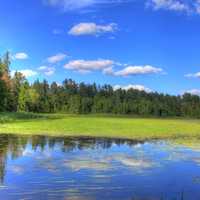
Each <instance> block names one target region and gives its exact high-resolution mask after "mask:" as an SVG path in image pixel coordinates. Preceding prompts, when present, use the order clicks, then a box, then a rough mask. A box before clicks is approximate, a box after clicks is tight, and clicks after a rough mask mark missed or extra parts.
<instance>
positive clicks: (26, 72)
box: [11, 69, 38, 78]
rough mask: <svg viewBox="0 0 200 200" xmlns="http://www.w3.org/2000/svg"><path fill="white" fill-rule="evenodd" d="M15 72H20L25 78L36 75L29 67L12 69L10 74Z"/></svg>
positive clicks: (12, 74)
mask: <svg viewBox="0 0 200 200" xmlns="http://www.w3.org/2000/svg"><path fill="white" fill-rule="evenodd" d="M15 72H20V73H22V74H23V75H24V76H25V77H26V78H29V77H32V76H36V75H37V74H38V73H37V72H36V71H33V70H31V69H23V70H12V71H11V76H14V74H15Z"/></svg>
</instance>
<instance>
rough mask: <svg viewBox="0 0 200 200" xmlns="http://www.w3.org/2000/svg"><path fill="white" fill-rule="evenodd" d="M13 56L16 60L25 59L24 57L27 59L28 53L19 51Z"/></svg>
mask: <svg viewBox="0 0 200 200" xmlns="http://www.w3.org/2000/svg"><path fill="white" fill-rule="evenodd" d="M13 58H14V59H16V60H26V59H28V54H26V53H24V52H19V53H16V54H15V55H14V56H13Z"/></svg>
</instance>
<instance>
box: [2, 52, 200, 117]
mask: <svg viewBox="0 0 200 200" xmlns="http://www.w3.org/2000/svg"><path fill="white" fill-rule="evenodd" d="M10 65H11V59H10V55H9V53H8V52H7V53H6V54H5V55H3V56H2V57H1V58H0V111H1V112H36V113H59V112H60V113H61V112H62V113H73V114H89V113H94V114H95V113H109V114H123V115H136V116H152V117H168V116H169V117H170V116H174V117H193V118H199V117H200V97H199V96H197V95H192V94H188V93H185V94H183V95H177V96H174V95H168V94H161V93H157V92H145V91H139V90H134V89H129V90H123V89H117V90H114V88H113V87H112V86H111V85H108V84H105V85H102V86H100V85H97V84H95V83H93V84H85V83H83V82H82V83H77V82H75V81H74V80H71V79H70V78H66V79H65V80H64V81H63V83H62V85H60V84H57V83H56V82H52V83H48V82H47V80H43V81H39V80H36V81H35V82H33V83H31V84H30V83H29V82H28V80H27V79H26V78H25V77H24V76H23V74H22V73H20V72H15V74H14V75H13V76H11V73H10Z"/></svg>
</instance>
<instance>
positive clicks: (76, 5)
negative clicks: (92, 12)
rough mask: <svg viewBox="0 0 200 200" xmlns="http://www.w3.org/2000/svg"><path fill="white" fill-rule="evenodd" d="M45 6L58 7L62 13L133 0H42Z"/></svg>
mask: <svg viewBox="0 0 200 200" xmlns="http://www.w3.org/2000/svg"><path fill="white" fill-rule="evenodd" d="M43 1H44V2H45V3H46V4H47V5H50V6H53V7H60V8H62V9H63V10H64V11H75V10H83V9H91V8H95V7H97V6H102V5H104V6H105V5H116V4H122V3H127V2H132V1H133V0H43Z"/></svg>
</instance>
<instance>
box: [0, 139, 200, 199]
mask: <svg viewBox="0 0 200 200" xmlns="http://www.w3.org/2000/svg"><path fill="white" fill-rule="evenodd" d="M0 178H1V179H0V180H1V183H0V200H29V199H34V200H46V199H50V200H51V199H62V200H115V199H116V200H161V199H162V200H165V199H166V200H199V199H200V143H199V145H198V144H197V145H196V146H195V148H191V147H189V146H188V147H187V145H175V144H172V143H170V142H164V141H154V142H148V141H147V142H137V141H131V140H119V139H112V140H111V139H95V138H67V137H66V138H54V137H41V136H33V137H28V136H16V135H12V136H11V135H1V136H0Z"/></svg>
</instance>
